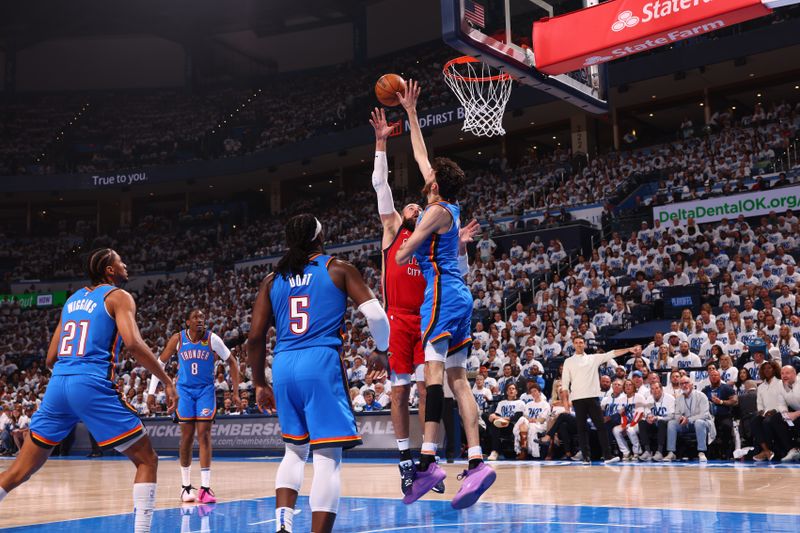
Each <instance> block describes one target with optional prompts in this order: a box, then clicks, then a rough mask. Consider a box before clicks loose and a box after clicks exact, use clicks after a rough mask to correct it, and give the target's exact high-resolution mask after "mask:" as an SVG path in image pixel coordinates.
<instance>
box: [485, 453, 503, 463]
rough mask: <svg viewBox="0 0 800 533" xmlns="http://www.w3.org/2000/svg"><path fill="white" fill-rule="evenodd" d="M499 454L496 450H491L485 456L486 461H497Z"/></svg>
mask: <svg viewBox="0 0 800 533" xmlns="http://www.w3.org/2000/svg"><path fill="white" fill-rule="evenodd" d="M499 456H500V454H498V453H497V452H492V453H490V454H489V457H487V458H486V460H487V461H497V458H498V457H499Z"/></svg>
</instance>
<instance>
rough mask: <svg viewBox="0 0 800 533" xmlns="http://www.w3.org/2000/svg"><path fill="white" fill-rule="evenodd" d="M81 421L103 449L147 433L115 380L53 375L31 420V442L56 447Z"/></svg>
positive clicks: (45, 446)
mask: <svg viewBox="0 0 800 533" xmlns="http://www.w3.org/2000/svg"><path fill="white" fill-rule="evenodd" d="M79 421H83V423H84V424H86V427H87V429H88V430H89V432H90V433H91V434H92V436H93V437H94V439H95V440H96V441H97V444H99V445H100V446H101V447H103V448H113V447H117V446H121V445H123V444H125V443H126V442H129V441H131V440H133V439H136V438H138V437H139V436H141V434H142V433H143V432H144V427H143V426H142V422H141V420H139V416H138V414H137V413H136V410H135V409H134V408H133V407H131V405H130V404H129V403H128V402H126V401H125V399H124V398H123V397H122V395H120V393H119V392H118V391H117V389H116V387H115V386H114V384H113V383H112V382H111V381H108V380H106V379H102V378H99V377H96V376H91V375H68V376H64V375H57V376H53V377H52V378H51V379H50V382H49V383H48V384H47V391H46V392H45V394H44V399H43V400H42V405H41V406H40V407H39V410H38V411H36V413H34V415H33V418H32V419H31V440H33V442H35V443H36V444H38V445H39V446H41V447H43V448H52V447H53V446H55V445H57V444H58V443H59V442H61V441H62V440H63V439H64V438H65V437H66V436H67V435H69V433H70V432H71V431H72V429H73V428H74V427H75V424H77V423H78V422H79Z"/></svg>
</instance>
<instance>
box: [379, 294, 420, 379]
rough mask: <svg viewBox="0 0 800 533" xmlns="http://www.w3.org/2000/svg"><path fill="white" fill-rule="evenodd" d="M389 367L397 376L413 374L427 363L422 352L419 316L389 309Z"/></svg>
mask: <svg viewBox="0 0 800 533" xmlns="http://www.w3.org/2000/svg"><path fill="white" fill-rule="evenodd" d="M386 314H387V315H389V324H390V325H391V330H390V333H389V352H391V355H390V356H389V367H390V368H391V369H392V372H394V373H395V374H413V373H414V370H415V369H416V367H417V365H421V364H423V363H425V352H424V351H423V350H422V331H421V329H420V322H421V318H420V316H419V315H418V314H411V313H409V312H407V311H397V310H395V309H389V310H388V311H387V312H386Z"/></svg>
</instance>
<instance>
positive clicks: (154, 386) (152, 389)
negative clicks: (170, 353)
mask: <svg viewBox="0 0 800 533" xmlns="http://www.w3.org/2000/svg"><path fill="white" fill-rule="evenodd" d="M158 364H159V365H161V368H164V367H165V366H167V365H165V364H164V361H162V360H161V359H159V360H158ZM159 383H161V380H159V379H158V378H157V377H155V376H150V388H149V389H148V390H147V394H149V395H150V396H154V395H155V393H156V389H158V384H159Z"/></svg>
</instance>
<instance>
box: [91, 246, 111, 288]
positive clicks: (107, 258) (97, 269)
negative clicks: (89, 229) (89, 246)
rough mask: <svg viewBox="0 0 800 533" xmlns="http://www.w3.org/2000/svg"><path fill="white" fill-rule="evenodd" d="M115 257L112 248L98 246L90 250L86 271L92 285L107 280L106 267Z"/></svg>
mask: <svg viewBox="0 0 800 533" xmlns="http://www.w3.org/2000/svg"><path fill="white" fill-rule="evenodd" d="M113 258H114V250H112V249H111V248H97V249H95V250H92V251H91V252H89V260H88V261H87V262H86V273H87V274H88V275H89V280H90V281H91V282H92V285H100V284H101V283H105V282H106V268H108V266H109V265H111V263H112V261H113Z"/></svg>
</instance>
